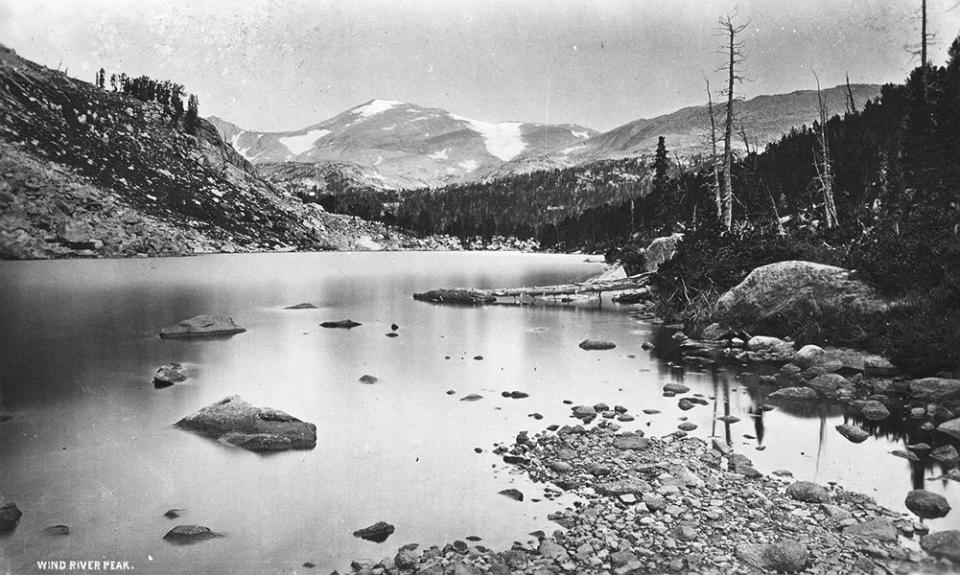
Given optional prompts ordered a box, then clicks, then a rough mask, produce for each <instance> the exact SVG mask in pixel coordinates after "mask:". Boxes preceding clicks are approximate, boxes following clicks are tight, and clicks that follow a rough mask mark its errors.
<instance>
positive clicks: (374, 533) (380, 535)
mask: <svg viewBox="0 0 960 575" xmlns="http://www.w3.org/2000/svg"><path fill="white" fill-rule="evenodd" d="M394 530H395V528H394V526H393V525H390V524H389V523H387V522H385V521H377V522H376V523H374V524H373V525H371V526H369V527H364V528H363V529H357V530H356V531H354V532H353V536H354V537H359V538H360V539H366V540H367V541H373V542H375V543H383V542H384V541H386V540H387V537H390V535H392V534H393V532H394Z"/></svg>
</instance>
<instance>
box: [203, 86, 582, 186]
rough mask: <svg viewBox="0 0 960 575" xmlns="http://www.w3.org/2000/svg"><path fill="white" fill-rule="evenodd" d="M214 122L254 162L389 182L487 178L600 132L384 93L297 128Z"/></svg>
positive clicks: (416, 183)
mask: <svg viewBox="0 0 960 575" xmlns="http://www.w3.org/2000/svg"><path fill="white" fill-rule="evenodd" d="M210 121H211V122H212V123H213V124H214V125H215V126H216V127H217V129H218V130H220V133H221V135H222V136H223V138H224V139H225V140H226V141H228V142H230V143H231V145H233V147H234V148H235V149H236V150H237V151H238V152H239V153H240V154H241V155H243V157H245V158H246V159H247V160H249V161H250V162H252V163H254V164H274V163H281V162H298V163H314V164H315V163H325V162H348V163H350V164H355V165H360V166H365V167H366V168H368V169H370V170H374V171H376V172H377V175H378V176H379V180H380V181H381V182H382V186H383V187H387V188H399V187H424V186H441V185H445V184H449V183H453V182H459V181H464V180H468V179H479V178H484V177H486V176H487V175H488V174H490V173H491V172H493V171H495V170H497V169H498V168H500V167H501V166H502V165H503V164H504V163H506V162H511V161H514V160H517V159H519V158H523V157H528V156H529V157H535V156H542V155H547V154H551V153H554V152H556V151H557V150H561V149H564V148H568V147H570V146H573V145H575V144H577V143H579V142H582V141H584V140H586V139H587V138H589V137H590V136H593V135H594V134H596V132H595V131H594V130H591V129H589V128H584V127H582V126H576V125H546V124H533V123H523V122H501V123H492V122H483V121H480V120H473V119H470V118H465V117H463V116H459V115H456V114H452V113H450V112H447V111H446V110H442V109H439V108H426V107H422V106H417V105H415V104H409V103H404V102H398V101H395V100H379V99H377V100H371V101H369V102H367V103H365V104H362V105H360V106H356V107H354V108H351V109H349V110H347V111H345V112H343V113H340V114H338V115H336V116H334V117H333V118H330V119H328V120H324V121H323V122H320V123H318V124H314V125H312V126H307V127H305V128H303V129H300V130H295V131H291V132H254V131H247V130H243V129H241V128H239V127H238V126H236V125H234V124H231V123H230V122H227V121H225V120H222V119H220V118H216V117H213V118H210Z"/></svg>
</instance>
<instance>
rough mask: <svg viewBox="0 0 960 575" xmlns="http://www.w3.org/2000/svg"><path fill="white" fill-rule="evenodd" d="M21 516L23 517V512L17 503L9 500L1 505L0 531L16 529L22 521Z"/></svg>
mask: <svg viewBox="0 0 960 575" xmlns="http://www.w3.org/2000/svg"><path fill="white" fill-rule="evenodd" d="M21 517H23V512H21V511H20V508H19V507H17V504H16V503H14V502H12V501H8V502H7V503H4V504H3V505H0V533H2V532H4V531H12V530H13V529H15V528H16V527H17V524H18V523H20V518H21Z"/></svg>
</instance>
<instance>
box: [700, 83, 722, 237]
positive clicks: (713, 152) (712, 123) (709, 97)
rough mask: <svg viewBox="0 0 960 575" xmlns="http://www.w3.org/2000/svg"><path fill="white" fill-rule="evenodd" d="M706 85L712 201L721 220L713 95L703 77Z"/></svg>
mask: <svg viewBox="0 0 960 575" xmlns="http://www.w3.org/2000/svg"><path fill="white" fill-rule="evenodd" d="M703 81H704V82H706V83H707V113H708V114H709V115H710V149H711V155H710V170H711V171H712V172H713V199H714V202H715V203H716V205H717V219H718V220H722V219H723V209H722V207H721V204H720V171H719V169H718V167H717V117H716V116H715V115H714V113H713V94H712V93H711V92H710V80H708V79H707V77H706V76H704V78H703Z"/></svg>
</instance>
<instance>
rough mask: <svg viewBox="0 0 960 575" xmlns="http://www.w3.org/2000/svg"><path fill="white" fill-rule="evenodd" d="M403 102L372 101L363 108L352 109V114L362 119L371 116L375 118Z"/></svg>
mask: <svg viewBox="0 0 960 575" xmlns="http://www.w3.org/2000/svg"><path fill="white" fill-rule="evenodd" d="M402 103H403V102H398V101H396V100H372V101H370V102H368V103H366V104H364V105H363V106H360V107H357V108H354V109H353V110H352V112H353V113H354V114H359V115H360V116H361V117H363V118H369V117H371V116H376V115H377V114H379V113H380V112H386V111H387V110H389V109H390V108H393V107H394V106H399V105H400V104H402Z"/></svg>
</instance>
